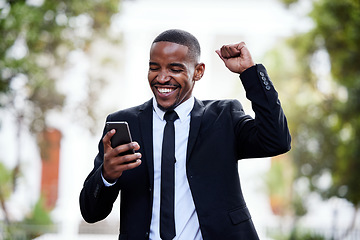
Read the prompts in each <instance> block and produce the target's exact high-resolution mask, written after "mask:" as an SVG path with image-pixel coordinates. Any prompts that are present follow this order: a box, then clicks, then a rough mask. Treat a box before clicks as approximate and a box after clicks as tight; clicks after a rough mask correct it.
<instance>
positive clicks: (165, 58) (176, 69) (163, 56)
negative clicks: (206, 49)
mask: <svg viewBox="0 0 360 240" xmlns="http://www.w3.org/2000/svg"><path fill="white" fill-rule="evenodd" d="M199 65H200V66H199ZM199 71H201V72H199ZM203 71H204V64H197V63H196V62H195V61H194V60H192V59H190V58H189V55H188V47H186V46H183V45H180V44H176V43H172V42H157V43H154V44H153V45H152V46H151V49H150V60H149V72H148V80H149V84H150V87H151V90H152V91H153V93H154V96H155V98H156V101H157V103H158V106H159V108H161V109H162V110H165V111H166V110H169V109H174V108H175V107H177V106H178V105H179V104H181V103H182V102H184V101H186V100H187V99H189V98H190V97H191V94H192V90H193V87H194V84H195V81H197V80H200V78H201V77H202V74H203ZM199 73H200V74H199ZM199 76H200V77H199Z"/></svg>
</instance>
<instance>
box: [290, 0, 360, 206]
mask: <svg viewBox="0 0 360 240" xmlns="http://www.w3.org/2000/svg"><path fill="white" fill-rule="evenodd" d="M285 2H287V1H285ZM310 17H311V18H312V19H313V21H314V24H315V27H314V28H313V29H312V30H311V31H310V32H308V33H306V34H302V35H299V36H296V37H294V38H293V39H292V41H291V46H292V47H293V49H294V50H295V53H296V55H297V59H298V61H297V63H298V66H299V68H300V71H299V72H298V73H299V75H298V79H301V81H302V84H303V85H306V86H302V87H301V88H302V89H303V90H306V91H307V96H308V98H307V99H303V101H302V102H297V103H295V104H296V105H297V107H296V108H297V109H298V111H299V112H298V113H296V112H294V111H292V112H291V114H290V119H289V122H292V121H293V122H294V123H292V126H291V128H292V135H293V150H292V156H293V158H294V162H295V164H296V165H297V166H298V173H297V176H298V177H302V176H305V177H307V178H308V179H309V187H310V189H311V190H313V191H317V192H319V193H321V194H322V196H323V197H325V198H331V197H332V196H337V197H343V198H346V199H347V200H349V201H350V202H352V203H353V204H354V205H355V206H357V205H359V204H360V185H359V184H358V169H360V138H359V136H360V68H359V62H360V44H359V43H360V2H359V1H358V0H344V1H337V0H319V1H314V8H313V10H312V12H311V14H310ZM324 53H326V54H324ZM321 54H322V56H327V57H328V61H329V64H330V66H331V72H330V74H331V75H329V76H324V75H321V73H319V71H320V70H319V69H320V68H321V66H319V62H321V61H322V62H324V61H325V62H326V59H325V60H319V55H321ZM290 81H293V80H290ZM324 81H326V82H327V84H328V85H329V87H328V89H324V87H323V86H322V83H323V82H324ZM299 94H301V95H304V93H299ZM328 175H330V176H331V179H330V182H328V183H327V184H325V185H324V184H321V182H322V181H321V179H324V178H326V177H327V176H328Z"/></svg>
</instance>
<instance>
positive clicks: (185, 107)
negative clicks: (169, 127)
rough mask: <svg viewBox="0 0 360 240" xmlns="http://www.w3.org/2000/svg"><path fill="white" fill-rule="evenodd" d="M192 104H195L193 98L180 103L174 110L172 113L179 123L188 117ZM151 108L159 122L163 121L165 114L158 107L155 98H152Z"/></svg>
mask: <svg viewBox="0 0 360 240" xmlns="http://www.w3.org/2000/svg"><path fill="white" fill-rule="evenodd" d="M194 103H195V98H194V97H193V96H191V97H190V98H189V99H188V100H186V101H185V102H183V103H181V104H180V105H179V106H177V107H176V108H175V109H174V111H175V112H176V113H177V115H178V116H179V119H180V121H181V122H182V121H185V119H186V118H187V117H188V116H189V115H190V112H191V110H192V109H193V107H194ZM153 108H154V111H155V113H156V114H157V115H158V117H159V118H160V119H161V120H164V115H165V112H164V111H163V110H161V109H160V108H159V107H158V105H157V102H156V99H155V97H153Z"/></svg>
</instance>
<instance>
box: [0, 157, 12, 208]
mask: <svg viewBox="0 0 360 240" xmlns="http://www.w3.org/2000/svg"><path fill="white" fill-rule="evenodd" d="M11 192H12V174H11V171H10V170H9V169H7V168H6V167H5V165H4V164H3V163H1V162H0V197H1V199H0V200H1V201H5V200H6V199H7V198H9V197H10V195H11Z"/></svg>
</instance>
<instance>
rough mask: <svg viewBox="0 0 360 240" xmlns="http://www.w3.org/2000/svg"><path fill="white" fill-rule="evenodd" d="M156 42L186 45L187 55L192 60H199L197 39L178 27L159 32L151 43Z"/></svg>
mask: <svg viewBox="0 0 360 240" xmlns="http://www.w3.org/2000/svg"><path fill="white" fill-rule="evenodd" d="M157 42H172V43H176V44H180V45H183V46H186V47H188V49H189V57H190V58H192V59H193V60H194V61H199V59H200V54H201V49H200V44H199V41H198V40H197V39H196V37H195V36H194V35H192V34H191V33H189V32H186V31H184V30H180V29H170V30H166V31H164V32H162V33H160V34H159V35H158V36H157V37H156V38H155V39H154V41H153V43H152V44H154V43H157Z"/></svg>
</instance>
